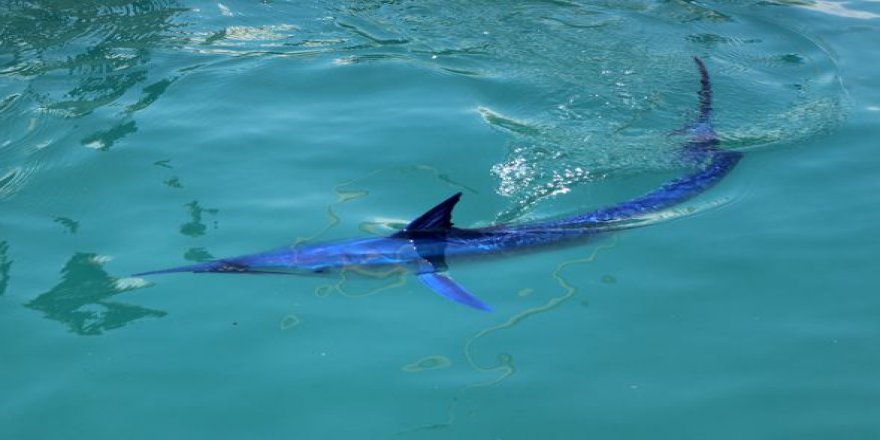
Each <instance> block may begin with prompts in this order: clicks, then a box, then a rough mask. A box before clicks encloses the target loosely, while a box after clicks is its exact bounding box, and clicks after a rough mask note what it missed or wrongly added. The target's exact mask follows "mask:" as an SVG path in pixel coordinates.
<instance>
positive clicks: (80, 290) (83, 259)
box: [25, 253, 167, 336]
mask: <svg viewBox="0 0 880 440" xmlns="http://www.w3.org/2000/svg"><path fill="white" fill-rule="evenodd" d="M105 261H106V260H105V259H102V258H101V257H100V256H98V255H97V254H93V253H76V254H74V255H73V256H72V257H71V258H70V260H68V261H67V263H66V264H65V265H64V268H62V269H61V281H60V282H59V283H58V284H56V285H55V287H53V288H52V289H50V290H49V291H48V292H46V293H43V294H41V295H40V296H38V297H37V298H35V299H34V300H32V301H30V302H28V303H27V304H25V307H27V308H29V309H33V310H38V311H40V312H43V316H45V317H46V318H48V319H51V320H53V321H58V322H61V323H63V324H66V325H67V327H68V328H69V329H70V331H72V332H74V333H77V334H80V335H88V336H94V335H100V334H102V333H104V332H106V331H109V330H115V329H118V328H121V327H124V326H125V325H127V324H129V323H131V322H133V321H136V320H138V319H142V318H147V317H153V318H161V317H163V316H165V315H167V313H166V312H164V311H161V310H153V309H148V308H145V307H141V306H136V305H131V304H123V303H119V302H113V301H110V299H111V298H113V297H114V296H116V295H119V294H120V293H124V292H128V291H131V290H135V289H139V288H143V287H147V286H148V285H146V284H141V283H134V282H126V280H125V279H120V278H115V277H113V276H111V275H110V274H108V273H107V272H106V271H105V270H104V268H103V263H104V262H105Z"/></svg>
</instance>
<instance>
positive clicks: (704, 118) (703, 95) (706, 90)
mask: <svg viewBox="0 0 880 440" xmlns="http://www.w3.org/2000/svg"><path fill="white" fill-rule="evenodd" d="M694 63H696V64H697V70H699V71H700V91H699V92H697V95H699V96H700V114H699V116H698V117H697V124H711V119H710V118H711V116H712V80H711V79H710V78H709V70H708V69H706V64H705V63H703V60H702V59H700V57H697V56H695V57H694Z"/></svg>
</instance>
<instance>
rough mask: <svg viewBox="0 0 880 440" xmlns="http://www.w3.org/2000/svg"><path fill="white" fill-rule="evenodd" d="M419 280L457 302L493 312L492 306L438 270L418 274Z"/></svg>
mask: <svg viewBox="0 0 880 440" xmlns="http://www.w3.org/2000/svg"><path fill="white" fill-rule="evenodd" d="M417 277H418V279H419V281H421V282H422V284H424V285H425V286H428V288H430V289H431V290H433V291H435V292H437V293H439V294H440V295H442V296H444V297H446V298H449V299H451V300H453V301H455V302H457V303H461V304H464V305H466V306H469V307H473V308H475V309H478V310H483V311H485V312H491V311H492V307H491V306H489V304H486V303H484V302H483V301H481V300H480V299H479V298H477V297H476V296H474V295H473V294H471V293H470V292H468V291H467V290H465V288H464V287H462V286H461V285H460V284H458V283H456V282H455V280H453V279H452V278H449V277H448V276H446V275H443V274H441V273H438V272H425V273H420V274H418V275H417Z"/></svg>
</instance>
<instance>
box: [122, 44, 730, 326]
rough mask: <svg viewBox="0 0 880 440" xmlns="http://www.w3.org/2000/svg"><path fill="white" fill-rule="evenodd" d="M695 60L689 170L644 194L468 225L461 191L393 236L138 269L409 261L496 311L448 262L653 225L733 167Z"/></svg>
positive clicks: (320, 267) (364, 267) (274, 270)
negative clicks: (574, 210) (462, 217)
mask: <svg viewBox="0 0 880 440" xmlns="http://www.w3.org/2000/svg"><path fill="white" fill-rule="evenodd" d="M693 60H694V63H695V64H696V67H697V70H698V71H699V74H700V88H699V91H698V92H697V95H698V99H699V107H698V111H697V117H696V118H695V119H694V120H693V121H692V122H691V123H689V124H687V125H686V126H685V127H684V129H682V130H680V132H682V133H684V134H687V135H689V139H688V140H687V141H686V142H685V143H684V144H683V145H681V147H680V152H679V154H680V155H681V159H682V160H683V161H684V162H685V163H686V164H687V165H688V166H689V168H690V172H689V173H688V174H685V175H684V176H681V177H677V178H674V179H671V180H668V181H666V182H664V183H662V184H661V185H660V186H659V187H658V188H656V189H654V190H652V191H650V192H648V193H646V194H643V195H641V196H638V197H635V198H632V199H629V200H625V201H623V202H620V203H617V204H614V205H611V206H607V207H604V208H599V209H593V210H590V211H587V212H584V213H580V214H576V215H572V216H568V217H562V218H553V219H546V220H539V221H534V222H528V223H522V224H510V225H506V224H498V225H492V226H487V227H480V228H470V229H468V228H459V227H456V226H455V225H454V223H453V220H452V214H453V210H454V208H455V206H456V205H457V204H458V202H459V201H460V199H461V196H462V193H461V192H458V193H456V194H454V195H452V196H451V197H449V198H447V199H446V200H443V201H442V202H440V203H439V204H437V205H436V206H434V207H432V208H431V209H429V210H427V211H425V212H424V213H423V214H422V215H420V216H418V217H417V218H415V219H414V220H412V221H411V222H409V224H407V225H406V227H404V228H403V229H402V230H399V231H397V232H395V233H393V234H390V235H387V236H382V237H366V238H355V239H347V240H339V241H330V242H320V243H311V244H297V245H288V246H283V247H281V248H277V249H273V250H269V251H265V252H259V253H254V254H248V255H242V256H237V257H230V258H221V259H217V260H212V261H207V262H202V263H197V264H191V265H186V266H180V267H174V268H170V269H162V270H155V271H149V272H142V273H139V274H135V275H133V276H138V277H140V276H148V275H158V274H168V273H177V272H192V273H227V274H287V275H327V274H333V273H339V272H340V271H351V272H354V273H358V272H363V273H369V272H371V271H381V270H384V269H388V268H399V267H403V268H405V269H406V271H407V272H408V273H410V274H412V275H414V276H415V277H416V279H418V280H419V281H420V282H421V283H422V284H424V285H425V286H426V287H427V288H428V289H430V290H432V291H434V292H436V293H438V294H439V295H441V296H443V297H445V298H447V299H450V300H452V301H455V302H457V303H460V304H463V305H466V306H469V307H471V308H473V309H477V310H482V311H491V310H492V306H490V305H489V304H488V303H486V302H484V301H483V300H481V299H480V298H478V297H477V296H475V295H474V294H473V293H471V292H470V291H469V290H468V289H466V288H465V287H464V286H462V285H461V284H459V283H458V282H456V281H455V280H454V279H453V278H452V277H451V276H450V275H449V264H448V261H451V260H464V259H466V258H465V257H475V256H482V255H507V254H511V253H514V252H516V251H521V250H529V249H541V248H547V247H551V246H556V245H561V244H572V243H573V244H578V243H581V242H584V241H588V240H590V239H595V238H597V237H600V236H603V235H607V234H609V233H612V232H615V231H621V230H626V229H631V228H635V227H640V226H643V225H645V224H650V222H646V221H645V219H646V218H649V216H651V215H652V214H656V213H659V212H662V211H664V210H667V209H670V208H672V207H674V206H676V205H679V204H681V203H682V202H685V201H687V200H689V199H692V198H694V197H696V196H698V195H700V194H702V193H704V192H706V191H707V190H709V189H710V188H712V187H713V186H715V185H716V184H717V183H718V182H720V181H721V180H722V179H724V177H725V176H727V175H728V174H729V173H730V172H731V171H732V170H733V169H734V167H735V166H736V165H737V163H738V162H739V161H740V159H741V158H742V153H740V152H737V151H733V150H726V149H723V148H721V146H720V141H719V139H718V135H717V134H716V133H715V130H714V128H713V126H712V120H711V119H712V113H713V107H712V105H713V104H712V98H713V96H712V93H713V92H712V83H711V81H710V78H709V73H708V70H707V68H706V65H705V63H704V62H703V60H702V59H701V58H699V57H693Z"/></svg>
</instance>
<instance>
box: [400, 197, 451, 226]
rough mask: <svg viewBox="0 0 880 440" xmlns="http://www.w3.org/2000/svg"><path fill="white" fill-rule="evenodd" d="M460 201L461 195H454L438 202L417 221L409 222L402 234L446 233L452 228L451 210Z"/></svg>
mask: <svg viewBox="0 0 880 440" xmlns="http://www.w3.org/2000/svg"><path fill="white" fill-rule="evenodd" d="M459 199H461V193H460V192H459V193H455V195H453V196H452V197H450V198H448V199H446V200H444V201H442V202H440V203H439V204H438V205H437V206H435V207H433V208H431V209H429V210H428V211H427V212H425V213H424V214H422V215H420V216H419V217H418V218H417V219H415V220H413V221H411V222H410V223H409V224H408V225H406V228H404V229H403V233H404V234H407V233H412V232H416V231H448V230H449V229H451V228H452V210H453V209H454V208H455V204H456V203H458V201H459Z"/></svg>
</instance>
